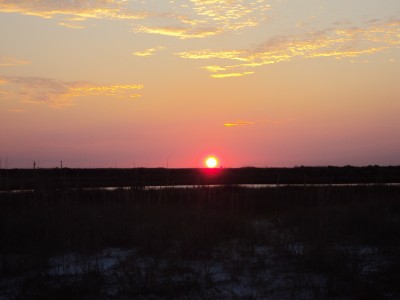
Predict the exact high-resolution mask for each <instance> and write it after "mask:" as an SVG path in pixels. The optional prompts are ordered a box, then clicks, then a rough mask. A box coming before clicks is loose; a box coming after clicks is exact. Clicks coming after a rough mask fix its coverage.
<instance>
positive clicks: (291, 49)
mask: <svg viewBox="0 0 400 300" xmlns="http://www.w3.org/2000/svg"><path fill="white" fill-rule="evenodd" d="M399 46H400V20H392V21H390V22H386V23H382V24H374V25H372V26H369V27H367V28H349V29H329V30H325V31H321V32H316V33H311V34H308V35H305V36H300V37H296V36H287V37H277V38H274V39H271V40H269V41H268V42H266V43H264V44H262V45H260V46H258V47H257V48H256V49H254V50H234V49H230V50H211V49H205V50H197V51H188V52H181V53H177V55H178V56H180V57H181V58H185V59H195V60H211V61H213V62H219V63H217V64H212V65H208V66H204V67H203V69H205V70H207V71H208V72H210V73H211V75H210V76H211V77H212V78H227V77H238V76H244V75H249V74H253V73H254V72H253V70H254V69H255V68H257V67H262V66H265V65H269V64H276V63H280V62H287V61H291V60H293V59H298V58H308V59H310V58H318V57H332V58H335V59H343V58H351V57H358V56H361V55H369V54H374V53H378V52H381V51H383V50H385V49H390V48H398V47H399ZM233 62H234V63H233Z"/></svg>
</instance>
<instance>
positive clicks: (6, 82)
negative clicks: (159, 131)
mask: <svg viewBox="0 0 400 300" xmlns="http://www.w3.org/2000/svg"><path fill="white" fill-rule="evenodd" d="M0 83H1V84H2V85H1V86H0V93H3V94H4V95H6V98H9V99H20V100H21V101H22V102H25V103H45V104H48V105H49V106H50V107H55V108H62V107H65V106H70V105H73V104H74V101H75V100H76V98H78V97H85V96H91V95H100V96H108V97H118V98H136V97H140V95H139V94H137V93H136V91H137V90H140V89H143V85H108V86H100V85H95V84H92V83H90V82H84V81H72V82H64V81H60V80H55V79H49V78H40V77H17V76H0Z"/></svg>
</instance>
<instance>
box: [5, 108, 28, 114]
mask: <svg viewBox="0 0 400 300" xmlns="http://www.w3.org/2000/svg"><path fill="white" fill-rule="evenodd" d="M7 111H8V112H11V113H22V112H24V111H25V109H21V108H12V109H9V110H7Z"/></svg>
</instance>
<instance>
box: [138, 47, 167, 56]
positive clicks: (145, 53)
mask: <svg viewBox="0 0 400 300" xmlns="http://www.w3.org/2000/svg"><path fill="white" fill-rule="evenodd" d="M164 49H165V47H155V48H149V49H146V50H144V51H138V52H134V53H133V55H135V56H141V57H146V56H153V55H154V54H155V53H156V52H159V51H162V50H164Z"/></svg>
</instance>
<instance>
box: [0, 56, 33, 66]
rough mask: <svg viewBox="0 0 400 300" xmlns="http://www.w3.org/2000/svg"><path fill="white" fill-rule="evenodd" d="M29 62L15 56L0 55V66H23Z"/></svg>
mask: <svg viewBox="0 0 400 300" xmlns="http://www.w3.org/2000/svg"><path fill="white" fill-rule="evenodd" d="M30 63H31V62H30V61H27V60H23V59H18V58H15V57H0V66H1V67H10V66H23V65H29V64H30Z"/></svg>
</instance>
